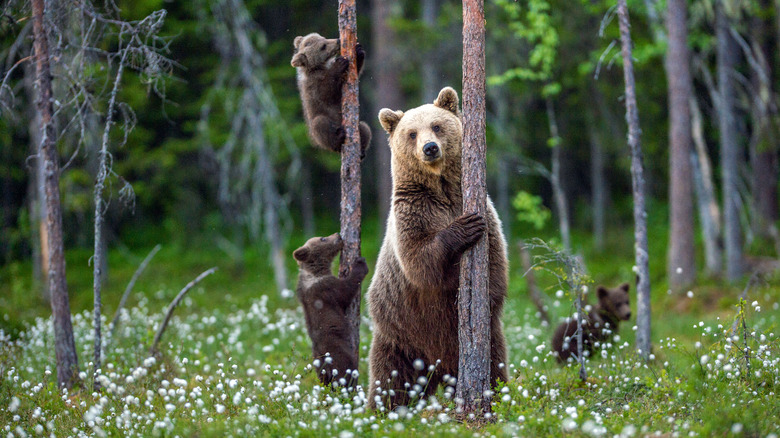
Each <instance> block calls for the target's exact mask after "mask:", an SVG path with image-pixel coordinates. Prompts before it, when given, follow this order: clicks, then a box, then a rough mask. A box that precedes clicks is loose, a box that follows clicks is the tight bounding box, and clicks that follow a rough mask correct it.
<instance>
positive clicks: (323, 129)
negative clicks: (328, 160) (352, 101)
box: [291, 33, 371, 155]
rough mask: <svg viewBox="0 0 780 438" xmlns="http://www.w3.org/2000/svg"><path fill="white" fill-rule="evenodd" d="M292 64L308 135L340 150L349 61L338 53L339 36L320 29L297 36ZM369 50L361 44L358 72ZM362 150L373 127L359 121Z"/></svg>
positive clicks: (319, 144)
mask: <svg viewBox="0 0 780 438" xmlns="http://www.w3.org/2000/svg"><path fill="white" fill-rule="evenodd" d="M293 46H294V47H295V54H294V55H293V57H292V61H291V64H292V66H293V67H295V68H296V70H297V72H298V74H297V76H298V89H299V90H300V93H301V102H302V103H303V115H304V118H305V119H306V125H307V126H308V128H309V137H310V138H311V141H312V143H314V145H315V146H317V147H320V148H322V149H326V150H330V151H334V152H341V146H342V145H343V144H344V138H345V135H346V131H345V130H344V127H343V126H342V125H341V90H342V85H344V80H345V79H346V73H347V69H349V62H348V61H347V59H346V58H342V57H341V56H339V40H338V39H336V38H332V39H326V38H324V37H322V36H321V35H320V34H318V33H310V34H308V35H306V36H299V37H295V41H294V42H293ZM365 57H366V53H365V51H364V50H363V47H362V46H361V45H360V44H358V45H357V47H356V48H355V58H356V59H355V61H356V62H357V69H358V74H360V72H362V70H363V61H364V60H365ZM359 129H360V150H361V154H363V155H365V153H366V148H368V145H369V144H370V143H371V128H369V126H368V124H367V123H366V122H360V128H359Z"/></svg>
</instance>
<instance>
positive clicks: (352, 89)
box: [339, 0, 361, 361]
mask: <svg viewBox="0 0 780 438" xmlns="http://www.w3.org/2000/svg"><path fill="white" fill-rule="evenodd" d="M339 39H340V41H341V56H343V57H344V58H347V59H348V60H349V70H348V71H347V80H346V81H345V82H344V87H343V88H342V100H341V112H342V125H343V126H344V130H345V131H346V139H345V140H344V145H343V146H342V149H341V231H340V234H341V239H342V241H343V242H344V248H343V249H342V251H341V259H340V263H339V278H346V277H347V276H348V275H349V273H350V267H351V266H352V264H353V263H354V262H355V260H357V259H358V258H359V257H360V219H361V202H360V201H361V200H360V131H359V129H358V123H359V114H360V111H359V109H360V108H359V103H358V71H357V63H356V62H355V45H356V44H357V11H356V6H355V0H339ZM360 300H361V294H357V295H356V296H355V299H354V300H352V303H350V305H349V307H348V308H347V321H348V322H349V327H351V331H350V333H349V337H350V348H351V350H352V356H353V357H354V359H355V361H357V360H358V358H359V357H360V348H359V347H360Z"/></svg>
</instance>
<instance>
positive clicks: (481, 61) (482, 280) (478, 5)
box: [456, 0, 491, 415]
mask: <svg viewBox="0 0 780 438" xmlns="http://www.w3.org/2000/svg"><path fill="white" fill-rule="evenodd" d="M485 148H486V145H485V11H484V0H464V1H463V155H462V160H461V162H462V175H463V176H462V178H461V185H462V191H463V213H464V214H465V213H478V214H480V215H482V216H483V217H484V216H485V215H486V214H487V187H486V180H485V173H486V164H485V163H486V149H485ZM487 251H488V241H487V238H486V237H483V238H482V239H480V240H479V241H478V242H477V243H476V244H475V245H474V246H473V247H472V248H470V249H469V250H467V251H466V252H465V253H464V254H463V258H462V259H461V265H460V290H459V291H458V343H459V350H458V351H459V358H458V384H457V388H456V396H457V397H458V398H459V399H460V400H462V401H463V406H462V408H463V412H464V413H465V414H483V415H484V414H485V413H488V412H489V411H490V397H489V394H490V393H489V391H490V348H491V346H490V297H489V295H488V256H487Z"/></svg>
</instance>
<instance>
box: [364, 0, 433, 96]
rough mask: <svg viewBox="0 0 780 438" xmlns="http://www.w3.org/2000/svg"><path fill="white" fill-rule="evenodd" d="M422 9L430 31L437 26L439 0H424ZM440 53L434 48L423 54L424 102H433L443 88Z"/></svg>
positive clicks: (422, 14)
mask: <svg viewBox="0 0 780 438" xmlns="http://www.w3.org/2000/svg"><path fill="white" fill-rule="evenodd" d="M421 9H422V13H421V17H420V18H422V22H423V24H424V25H425V27H426V30H427V31H430V30H431V29H433V28H434V27H435V26H436V18H437V17H438V16H439V0H422V2H421ZM438 53H439V50H437V48H432V49H430V50H427V51H426V53H425V54H424V55H423V63H424V65H423V66H421V70H422V72H421V75H422V98H423V102H428V103H430V102H433V100H434V99H436V96H438V94H439V90H440V89H441V88H442V87H441V84H440V83H439V82H440V81H441V78H440V77H439V61H438V56H437V54H438ZM378 59H383V58H378ZM426 60H427V62H426Z"/></svg>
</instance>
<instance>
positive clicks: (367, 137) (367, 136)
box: [360, 122, 371, 159]
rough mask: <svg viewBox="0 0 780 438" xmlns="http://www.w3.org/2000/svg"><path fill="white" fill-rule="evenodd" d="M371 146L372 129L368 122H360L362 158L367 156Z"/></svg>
mask: <svg viewBox="0 0 780 438" xmlns="http://www.w3.org/2000/svg"><path fill="white" fill-rule="evenodd" d="M369 146H371V127H369V126H368V123H366V122H360V158H361V159H363V158H365V156H366V150H367V149H368V147H369Z"/></svg>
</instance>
